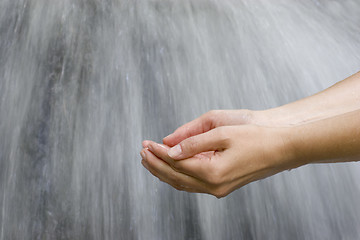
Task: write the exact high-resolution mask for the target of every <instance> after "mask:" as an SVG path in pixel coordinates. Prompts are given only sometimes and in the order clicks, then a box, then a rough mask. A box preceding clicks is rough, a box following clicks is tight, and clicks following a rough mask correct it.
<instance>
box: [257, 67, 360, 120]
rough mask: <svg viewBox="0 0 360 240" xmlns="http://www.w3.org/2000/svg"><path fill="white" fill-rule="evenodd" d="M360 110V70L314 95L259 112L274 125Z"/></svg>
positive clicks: (318, 118)
mask: <svg viewBox="0 0 360 240" xmlns="http://www.w3.org/2000/svg"><path fill="white" fill-rule="evenodd" d="M358 109H360V72H358V73H356V74H354V75H352V76H351V77H349V78H347V79H345V80H343V81H341V82H338V83H337V84H335V85H333V86H332V87H330V88H328V89H326V90H324V91H322V92H319V93H317V94H315V95H313V96H310V97H307V98H304V99H301V100H298V101H296V102H293V103H290V104H286V105H283V106H281V107H277V108H273V109H269V110H265V111H260V112H258V113H257V114H258V115H260V116H261V119H262V121H267V122H268V123H271V124H272V125H297V124H304V123H308V122H311V121H316V120H320V119H325V118H329V117H333V116H336V115H341V114H344V113H347V112H351V111H355V110H358Z"/></svg>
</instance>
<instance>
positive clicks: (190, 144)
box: [180, 137, 199, 152]
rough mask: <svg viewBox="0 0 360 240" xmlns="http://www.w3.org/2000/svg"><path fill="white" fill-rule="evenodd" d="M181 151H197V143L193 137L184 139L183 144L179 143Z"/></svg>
mask: <svg viewBox="0 0 360 240" xmlns="http://www.w3.org/2000/svg"><path fill="white" fill-rule="evenodd" d="M180 145H181V149H182V150H183V151H184V152H193V151H195V150H196V149H197V147H198V145H199V143H198V141H197V140H196V139H195V138H194V137H190V138H188V139H186V140H185V141H184V142H182V143H180Z"/></svg>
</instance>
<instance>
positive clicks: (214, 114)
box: [143, 109, 264, 147]
mask: <svg viewBox="0 0 360 240" xmlns="http://www.w3.org/2000/svg"><path fill="white" fill-rule="evenodd" d="M263 118H264V116H262V113H261V112H258V111H250V110H246V109H241V110H213V111H210V112H207V113H205V114H203V115H202V116H200V117H199V118H197V119H195V120H193V121H191V122H189V123H187V124H185V125H183V126H181V127H179V128H178V129H176V131H175V132H174V133H172V134H170V135H169V136H167V137H165V138H164V139H163V143H164V144H165V145H167V146H170V147H173V146H175V145H176V144H178V143H179V142H181V141H182V140H184V139H186V138H189V137H192V136H195V135H198V134H201V133H205V132H207V131H209V130H211V129H214V128H217V127H220V126H231V125H243V124H257V123H260V122H264V121H263ZM143 146H144V147H147V146H146V145H143Z"/></svg>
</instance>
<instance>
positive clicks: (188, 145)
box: [168, 127, 230, 160]
mask: <svg viewBox="0 0 360 240" xmlns="http://www.w3.org/2000/svg"><path fill="white" fill-rule="evenodd" d="M229 139H230V138H229V137H228V136H226V134H225V131H224V127H219V128H215V129H213V130H210V131H208V132H206V133H202V134H199V135H196V136H192V137H189V138H187V139H185V140H183V141H182V142H180V143H179V144H178V145H176V146H174V147H172V148H171V149H170V150H169V151H168V155H169V157H171V158H172V159H175V160H181V159H186V158H189V157H193V156H195V155H196V154H199V153H202V152H208V151H216V150H223V149H224V148H227V147H228V144H229Z"/></svg>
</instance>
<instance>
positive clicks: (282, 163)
mask: <svg viewBox="0 0 360 240" xmlns="http://www.w3.org/2000/svg"><path fill="white" fill-rule="evenodd" d="M359 92H360V73H357V74H355V75H353V76H351V77H349V78H348V79H346V80H344V81H342V82H340V83H338V84H336V85H334V86H333V87H331V88H329V89H327V90H325V91H323V92H321V93H318V94H316V95H314V96H311V97H308V98H305V99H302V100H299V101H297V102H294V103H291V104H287V105H284V106H282V107H279V108H275V109H270V110H266V111H249V110H235V111H212V112H210V113H207V114H205V115H203V116H202V117H200V118H198V119H196V120H194V121H192V122H190V123H187V124H185V125H184V126H182V127H180V128H178V129H177V130H176V131H175V132H174V133H173V134H171V135H170V136H168V137H166V138H164V140H163V142H164V144H165V145H160V144H157V143H155V142H152V141H144V142H143V147H144V149H143V150H142V151H141V156H142V158H143V160H142V163H143V165H144V166H145V167H146V168H147V169H148V170H149V171H150V172H151V173H152V174H153V175H155V176H156V177H158V178H159V179H160V180H161V181H164V182H166V183H168V184H170V185H172V186H173V187H175V188H176V189H178V190H184V191H188V192H202V193H209V194H212V195H215V196H216V197H223V196H226V195H227V194H229V193H230V192H232V191H233V190H235V189H237V188H239V187H241V186H244V185H245V184H247V183H250V182H252V181H256V180H259V179H262V178H265V177H268V176H271V175H274V174H276V173H278V172H281V171H283V170H286V169H291V168H296V167H299V166H302V165H305V164H309V163H323V162H345V161H358V160H360V148H359V146H360V125H359V124H358V122H359V119H360V102H359V100H360V96H359V94H358V93H359ZM333 96H337V97H336V98H334V97H333Z"/></svg>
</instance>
